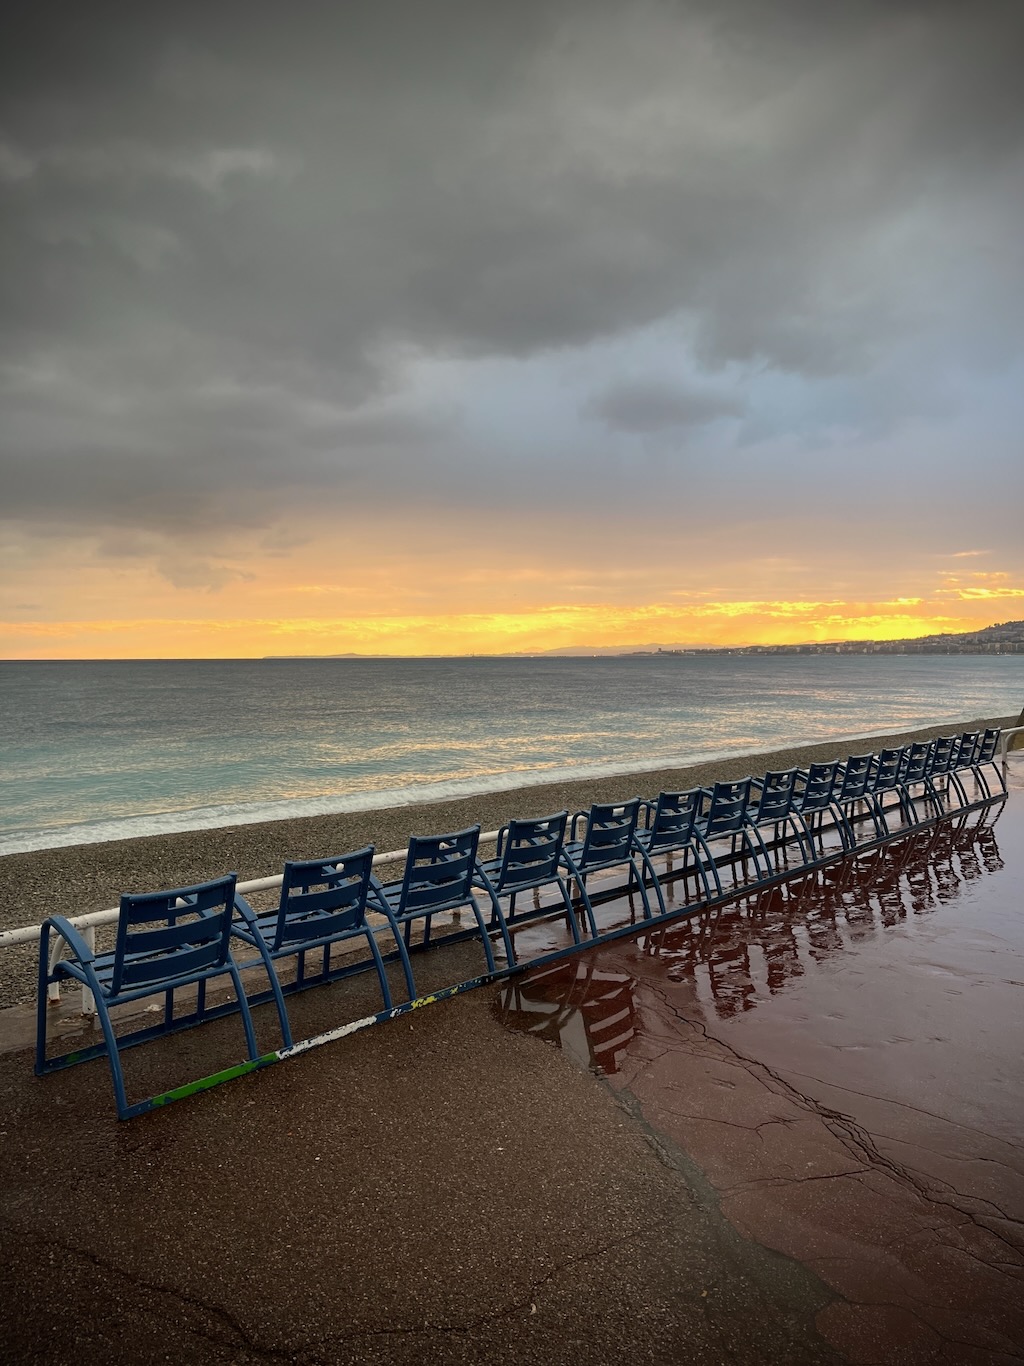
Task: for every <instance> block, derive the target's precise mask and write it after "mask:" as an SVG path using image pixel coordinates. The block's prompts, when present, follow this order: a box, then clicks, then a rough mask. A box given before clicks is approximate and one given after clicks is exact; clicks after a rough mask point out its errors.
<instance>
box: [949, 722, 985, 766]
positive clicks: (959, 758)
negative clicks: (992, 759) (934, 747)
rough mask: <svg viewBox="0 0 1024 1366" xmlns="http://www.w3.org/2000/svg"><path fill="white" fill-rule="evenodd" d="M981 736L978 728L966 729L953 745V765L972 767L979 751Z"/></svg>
mask: <svg viewBox="0 0 1024 1366" xmlns="http://www.w3.org/2000/svg"><path fill="white" fill-rule="evenodd" d="M980 741H981V736H980V735H979V734H978V732H977V731H976V730H965V731H964V733H963V735H961V736H960V739H959V740H958V741H957V743H956V744H955V745H954V747H953V767H954V768H971V767H973V765H974V756H975V754H976V753H977V750H978V745H979V743H980Z"/></svg>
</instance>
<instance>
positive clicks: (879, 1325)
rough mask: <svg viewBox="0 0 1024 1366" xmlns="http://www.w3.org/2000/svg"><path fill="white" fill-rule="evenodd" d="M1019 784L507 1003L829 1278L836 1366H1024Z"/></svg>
mask: <svg viewBox="0 0 1024 1366" xmlns="http://www.w3.org/2000/svg"><path fill="white" fill-rule="evenodd" d="M1010 789H1011V790H1010V795H1009V798H1008V799H1007V800H1006V801H1003V802H999V803H995V804H993V805H991V806H989V807H987V808H985V809H981V810H976V811H972V812H969V813H967V814H966V815H963V816H959V817H947V818H945V819H943V820H942V821H940V822H939V823H938V824H936V825H935V826H933V827H930V828H927V829H924V830H920V831H918V832H916V833H909V834H906V835H905V836H903V837H900V838H897V839H895V840H893V841H892V842H891V843H890V844H888V845H887V846H885V847H884V848H882V849H880V850H877V851H875V852H872V853H869V854H865V855H862V856H860V857H858V858H855V859H846V860H844V861H842V862H839V863H836V864H834V865H832V866H831V867H828V868H826V869H823V870H819V871H818V872H816V873H814V874H808V875H805V876H803V877H801V878H798V879H795V880H793V881H792V882H789V883H787V884H784V885H780V886H777V887H774V888H771V889H767V890H764V891H762V892H760V893H757V894H752V895H748V896H744V897H741V898H738V899H737V900H735V901H733V902H730V903H728V904H726V905H723V906H721V907H719V908H716V909H715V910H713V911H707V912H703V913H696V914H693V915H691V916H690V917H688V918H686V919H681V920H679V921H677V922H676V923H675V924H673V925H671V926H668V927H667V928H663V929H661V930H654V931H651V932H649V933H646V934H645V933H642V932H641V933H639V934H638V935H637V937H635V938H629V939H620V940H617V941H614V942H611V943H608V944H605V945H603V946H602V947H599V948H596V949H592V950H588V951H587V952H585V953H583V954H581V955H579V956H578V957H576V958H570V959H568V960H567V961H563V962H560V963H555V964H552V965H550V966H549V967H546V968H543V967H542V968H538V969H534V970H532V971H531V972H528V973H526V974H524V976H523V977H521V978H519V979H517V980H514V981H511V982H510V983H509V984H508V985H507V986H506V987H505V989H504V991H503V992H502V994H501V997H500V1000H499V1002H498V1006H497V1009H498V1010H499V1012H500V1014H501V1016H502V1018H503V1020H504V1021H505V1023H506V1024H507V1025H508V1026H509V1027H511V1028H517V1029H525V1030H528V1031H530V1032H531V1033H533V1034H535V1035H537V1036H539V1037H540V1038H543V1039H546V1040H548V1041H549V1042H550V1043H552V1044H555V1045H557V1046H559V1047H561V1048H562V1049H563V1050H565V1051H566V1052H568V1053H570V1054H571V1055H572V1056H573V1057H574V1058H575V1059H576V1060H577V1061H578V1062H579V1063H580V1064H581V1065H583V1066H586V1067H589V1068H590V1069H592V1070H594V1071H595V1072H596V1073H597V1074H598V1075H600V1076H601V1077H602V1078H603V1080H604V1081H605V1083H606V1084H607V1086H608V1087H610V1088H611V1089H612V1090H613V1091H614V1092H615V1094H616V1095H617V1096H618V1098H619V1100H620V1102H621V1103H622V1104H623V1106H624V1107H625V1109H626V1110H627V1111H628V1112H629V1113H630V1114H632V1115H634V1116H635V1117H636V1118H637V1119H639V1120H641V1121H642V1122H644V1123H645V1124H646V1125H647V1126H648V1130H649V1131H653V1133H654V1134H656V1135H657V1142H658V1146H659V1148H660V1149H661V1151H662V1152H663V1154H664V1157H665V1160H667V1161H670V1162H671V1161H673V1160H675V1159H673V1157H672V1154H679V1155H680V1157H679V1159H678V1161H679V1163H680V1165H679V1170H680V1172H681V1173H682V1174H683V1176H684V1179H686V1180H688V1181H689V1180H691V1177H690V1176H687V1175H686V1173H692V1172H693V1171H697V1172H699V1174H700V1175H699V1178H698V1179H697V1184H696V1185H694V1186H692V1187H691V1188H692V1189H693V1191H694V1194H695V1198H696V1199H698V1200H701V1199H703V1198H705V1197H704V1196H703V1195H702V1193H701V1192H702V1191H707V1190H710V1191H711V1192H712V1199H713V1202H714V1205H715V1206H716V1207H717V1209H718V1210H720V1212H721V1213H722V1214H724V1215H725V1217H726V1218H727V1219H728V1220H729V1221H730V1223H731V1224H732V1225H733V1227H734V1229H735V1230H736V1231H737V1232H738V1233H739V1234H740V1235H741V1236H742V1237H743V1238H747V1239H751V1240H752V1241H754V1242H756V1243H758V1244H760V1245H761V1246H762V1247H765V1248H768V1249H770V1250H772V1251H774V1252H777V1253H780V1254H782V1255H783V1256H784V1257H790V1258H794V1259H796V1260H798V1261H800V1262H802V1263H803V1264H804V1265H805V1266H806V1267H808V1268H809V1269H810V1270H811V1271H813V1272H814V1274H815V1275H816V1276H817V1277H818V1278H819V1279H820V1280H821V1281H822V1282H823V1283H824V1284H825V1285H826V1286H827V1287H828V1288H829V1289H830V1290H831V1291H832V1292H833V1294H834V1295H835V1299H834V1300H833V1301H832V1302H831V1303H830V1304H829V1305H828V1306H827V1308H825V1309H823V1310H822V1311H820V1312H819V1313H818V1314H817V1316H816V1320H815V1321H816V1326H817V1329H818V1331H819V1332H820V1333H821V1335H822V1337H823V1338H824V1339H825V1341H826V1342H827V1343H828V1344H829V1345H830V1346H831V1347H833V1348H834V1349H836V1350H837V1351H838V1352H839V1353H840V1354H841V1356H842V1358H843V1359H845V1360H853V1361H895V1360H899V1361H906V1362H914V1363H917V1362H921V1363H929V1364H931V1363H943V1364H945V1363H949V1364H950V1366H952V1363H960V1362H964V1361H971V1362H975V1361H977V1362H979V1363H980V1362H986V1363H987V1362H995V1361H1017V1360H1021V1359H1024V1299H1022V1297H1021V1294H1020V1286H1021V1282H1022V1280H1024V1115H1022V1104H1021V1062H1020V1059H1021V1054H1022V1044H1024V994H1022V987H1024V756H1021V757H1020V758H1019V759H1016V760H1015V761H1014V768H1013V769H1012V771H1011V783H1010ZM621 910H622V907H621V906H620V916H621ZM530 933H532V934H537V933H539V932H538V931H530ZM705 1183H706V1184H705Z"/></svg>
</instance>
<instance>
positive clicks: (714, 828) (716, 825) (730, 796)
mask: <svg viewBox="0 0 1024 1366" xmlns="http://www.w3.org/2000/svg"><path fill="white" fill-rule="evenodd" d="M752 781H753V779H752V778H740V779H739V781H738V782H734V783H715V785H714V787H713V788H712V789H711V803H710V806H709V807H708V813H707V817H706V818H705V821H704V834H705V836H706V837H707V838H708V839H713V838H714V837H715V836H717V835H736V834H739V832H740V831H741V830H742V829H743V824H744V821H745V820H746V815H747V803H748V802H749V800H750V784H751V782H752Z"/></svg>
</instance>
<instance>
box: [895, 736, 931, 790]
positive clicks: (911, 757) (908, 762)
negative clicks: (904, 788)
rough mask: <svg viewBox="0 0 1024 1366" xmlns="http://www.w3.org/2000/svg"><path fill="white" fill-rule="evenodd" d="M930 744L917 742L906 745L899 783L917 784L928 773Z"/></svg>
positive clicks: (928, 742) (923, 741)
mask: <svg viewBox="0 0 1024 1366" xmlns="http://www.w3.org/2000/svg"><path fill="white" fill-rule="evenodd" d="M931 754H932V744H931V742H930V741H925V740H917V741H915V742H914V743H913V744H912V745H908V746H907V748H906V750H905V751H904V754H903V764H902V767H901V768H900V782H901V783H919V782H921V781H922V779H923V778H924V776H925V774H926V773H927V772H928V763H929V760H930V759H931Z"/></svg>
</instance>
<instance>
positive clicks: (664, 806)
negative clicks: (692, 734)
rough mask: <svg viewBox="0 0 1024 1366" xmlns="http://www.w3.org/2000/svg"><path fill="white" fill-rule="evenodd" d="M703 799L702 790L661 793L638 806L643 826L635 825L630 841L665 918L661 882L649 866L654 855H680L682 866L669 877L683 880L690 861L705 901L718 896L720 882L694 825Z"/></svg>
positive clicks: (703, 840)
mask: <svg viewBox="0 0 1024 1366" xmlns="http://www.w3.org/2000/svg"><path fill="white" fill-rule="evenodd" d="M703 796H704V789H703V788H700V787H692V788H690V789H689V790H688V791H686V792H661V793H659V794H658V800H657V802H656V803H655V802H641V803H640V809H641V811H642V812H643V813H644V824H643V825H642V826H641V825H639V824H638V825H637V828H636V830H635V832H634V835H633V840H634V844H635V846H636V849H637V852H638V853H639V854H640V857H641V859H642V860H643V862H644V863H645V864H646V866H647V868H648V869H649V870H650V874H651V880H652V882H653V884H654V890H655V892H656V894H657V897H658V906H659V908H660V910H661V914H662V915H667V914H668V907H667V906H666V904H665V895H664V892H663V891H662V888H661V878H660V877H659V876H658V873H657V871H656V870H655V867H654V863H653V862H652V860H653V859H654V858H655V857H656V856H658V855H664V856H665V858H666V859H668V858H670V856H671V855H672V854H675V853H682V855H683V866H682V868H681V869H680V870H679V872H678V873H673V876H678V877H685V876H686V874H687V872H688V871H689V867H690V860H691V858H692V860H693V867H694V869H695V871H696V873H697V875H698V876H699V877H700V880H701V882H702V883H703V885H704V896H705V898H706V900H708V901H710V900H712V897H713V895H716V896H721V895H722V880H721V878H720V877H719V876H718V869H717V867H716V866H715V859H714V855H713V854H712V852H711V849H710V847H709V846H708V842H707V840H706V839H705V838H704V835H703V833H702V832H701V830H700V829H699V828H698V825H697V818H698V816H699V815H700V810H701V803H702V800H703ZM709 873H710V878H713V879H714V884H715V891H714V893H712V890H711V880H710V878H709Z"/></svg>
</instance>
